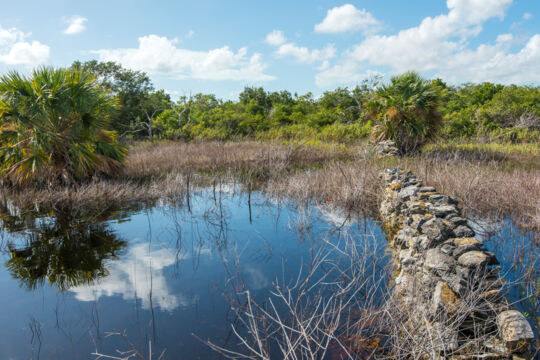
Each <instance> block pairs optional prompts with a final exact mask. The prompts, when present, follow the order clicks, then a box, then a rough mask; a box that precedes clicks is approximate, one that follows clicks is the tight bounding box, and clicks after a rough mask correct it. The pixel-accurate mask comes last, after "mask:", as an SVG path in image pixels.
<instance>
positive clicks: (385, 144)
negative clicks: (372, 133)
mask: <svg viewBox="0 0 540 360" xmlns="http://www.w3.org/2000/svg"><path fill="white" fill-rule="evenodd" d="M375 151H377V154H379V155H381V156H383V157H386V156H398V155H399V149H398V148H397V147H396V144H395V143H394V142H393V141H392V140H382V141H379V142H378V143H377V144H376V145H375Z"/></svg>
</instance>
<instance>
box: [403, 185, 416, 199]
mask: <svg viewBox="0 0 540 360" xmlns="http://www.w3.org/2000/svg"><path fill="white" fill-rule="evenodd" d="M417 193H418V187H416V186H414V185H411V186H407V187H405V188H403V189H401V191H400V192H399V194H398V197H399V198H400V199H402V200H407V199H409V198H410V197H412V196H415V195H416V194H417Z"/></svg>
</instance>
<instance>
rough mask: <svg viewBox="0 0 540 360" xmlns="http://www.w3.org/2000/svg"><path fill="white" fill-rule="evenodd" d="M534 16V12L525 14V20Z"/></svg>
mask: <svg viewBox="0 0 540 360" xmlns="http://www.w3.org/2000/svg"><path fill="white" fill-rule="evenodd" d="M532 18H533V14H531V13H525V14H523V20H530V19H532Z"/></svg>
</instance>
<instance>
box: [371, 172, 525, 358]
mask: <svg viewBox="0 0 540 360" xmlns="http://www.w3.org/2000/svg"><path fill="white" fill-rule="evenodd" d="M383 177H384V179H385V181H386V183H387V189H386V192H385V193H384V199H383V201H382V202H381V205H380V212H381V216H382V217H383V220H384V224H385V226H386V227H387V229H388V230H389V231H390V233H391V234H395V235H394V236H393V238H392V241H391V242H390V244H391V247H392V248H393V250H394V251H395V253H394V257H393V258H394V259H395V260H396V262H397V263H398V267H397V270H398V272H399V275H398V276H397V278H396V282H395V284H396V286H395V288H394V291H395V292H394V295H395V296H397V298H398V299H399V300H400V302H401V304H403V305H405V306H404V307H403V311H407V309H410V311H412V313H411V314H424V313H426V315H427V318H426V317H422V319H423V320H422V319H415V318H414V317H412V318H411V319H409V321H411V323H410V324H408V325H407V326H410V330H411V331H414V330H415V329H418V327H420V328H423V329H424V330H426V329H427V328H429V330H431V331H430V334H431V335H433V338H432V336H430V339H428V341H431V342H432V344H433V345H435V347H436V348H437V350H439V351H441V353H438V354H434V355H435V357H434V358H437V359H439V358H440V359H442V357H443V356H447V355H448V354H449V352H453V351H456V350H458V349H459V347H458V344H464V343H465V342H467V341H468V339H469V337H470V336H472V335H471V332H477V331H480V332H481V333H479V334H478V335H483V334H484V333H483V331H492V330H495V329H496V327H497V326H496V324H499V328H500V332H501V336H497V337H496V338H494V339H491V340H493V341H491V340H490V341H491V343H490V344H488V341H487V340H486V344H479V345H481V346H482V347H481V348H479V349H480V351H481V352H482V353H479V354H478V356H479V358H491V356H495V357H496V358H499V355H500V354H504V353H506V354H508V349H510V352H511V353H512V356H513V357H514V358H516V356H517V355H518V353H519V356H521V357H523V356H525V357H524V358H526V355H523V354H526V352H525V351H524V349H525V345H524V344H525V343H526V342H527V341H529V340H530V337H531V336H532V335H530V334H531V331H530V325H529V324H528V323H527V321H526V320H525V319H524V317H523V316H522V315H521V314H520V313H519V312H515V313H517V314H518V315H515V316H507V317H504V316H502V315H500V316H499V318H497V314H503V313H504V312H506V311H508V310H509V309H510V303H509V302H508V301H507V300H506V298H505V297H504V294H503V293H502V291H501V289H502V287H503V285H504V280H503V279H502V278H501V277H500V276H499V273H498V272H499V271H500V268H499V267H492V266H490V265H496V264H498V262H497V259H496V258H495V256H494V255H493V254H492V253H490V252H489V251H487V250H485V249H483V245H482V242H481V241H479V240H478V239H476V238H474V237H473V236H474V235H475V232H474V230H473V229H472V228H471V226H470V225H469V222H468V221H467V219H465V218H463V217H461V211H460V209H459V208H458V206H457V201H456V200H455V199H454V198H452V197H449V196H445V195H441V194H439V193H437V192H436V190H435V188H433V187H428V186H424V187H423V186H422V182H421V181H420V180H419V179H417V178H416V177H415V176H414V175H413V174H412V173H410V172H405V171H403V170H401V169H394V170H390V171H385V173H384V174H383ZM400 250H401V251H400ZM471 291H472V292H471ZM471 296H474V297H475V299H471V298H470V297H471ZM471 300H474V301H475V304H476V305H475V308H474V312H470V311H467V310H465V308H466V307H463V306H461V305H462V304H467V303H468V302H469V301H471ZM400 308H401V306H400ZM455 317H457V318H460V319H462V322H461V323H460V324H461V325H460V326H459V331H458V329H455V328H453V327H452V326H448V325H447V324H448V323H449V321H450V322H452V321H454V320H453V319H454V318H455ZM425 320H428V321H427V323H426V321H425ZM416 321H418V322H416ZM433 321H434V322H433ZM523 321H524V323H522V322H523ZM507 346H508V347H507ZM488 348H489V349H490V350H487V349H488ZM493 349H498V351H495V353H498V354H499V355H497V354H494V353H493ZM499 350H500V351H499ZM468 351H469V348H468V347H467V349H466V350H464V351H463V352H462V351H461V350H459V351H458V353H457V354H455V356H452V357H451V358H452V359H454V358H455V359H456V360H457V359H469V358H470V356H469V355H470V354H468V353H467V352H468ZM483 351H486V352H485V353H483ZM443 352H444V353H443ZM505 356H506V355H505ZM521 357H518V358H519V359H521ZM516 359H517V358H516Z"/></svg>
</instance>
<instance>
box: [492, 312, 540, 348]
mask: <svg viewBox="0 0 540 360" xmlns="http://www.w3.org/2000/svg"><path fill="white" fill-rule="evenodd" d="M497 326H498V327H499V334H500V336H501V339H502V340H503V341H504V342H505V343H506V346H507V347H508V348H510V349H511V350H515V349H516V348H518V347H520V346H524V345H526V344H528V343H529V342H530V341H531V340H532V339H534V334H533V331H532V329H531V325H530V324H529V322H528V321H527V319H525V317H524V316H523V314H522V313H520V312H519V311H516V310H507V311H503V312H501V313H500V314H499V315H497ZM520 343H522V344H520Z"/></svg>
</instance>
